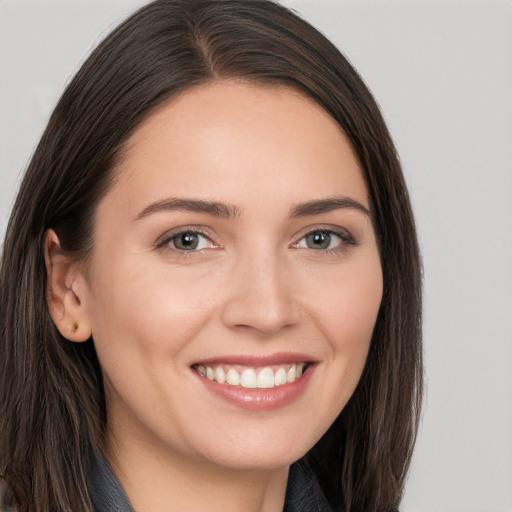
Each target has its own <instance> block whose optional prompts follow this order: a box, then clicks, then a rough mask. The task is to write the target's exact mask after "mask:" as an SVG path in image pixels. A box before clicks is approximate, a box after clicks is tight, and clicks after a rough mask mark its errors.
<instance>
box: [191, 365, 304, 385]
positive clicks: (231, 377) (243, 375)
mask: <svg viewBox="0 0 512 512" xmlns="http://www.w3.org/2000/svg"><path fill="white" fill-rule="evenodd" d="M306 366H307V364H306V363H290V364H281V365H272V366H264V367H251V366H242V365H228V364H217V365H203V364H197V365H194V367H193V368H194V370H195V371H196V372H197V373H198V374H199V375H200V376H201V377H203V378H206V379H208V380H210V381H213V382H217V383H218V384H227V385H228V386H239V387H243V388H246V389H272V388H274V387H279V386H284V385H285V384H291V383H293V382H295V381H296V380H298V379H300V377H302V374H303V372H304V369H305V368H306Z"/></svg>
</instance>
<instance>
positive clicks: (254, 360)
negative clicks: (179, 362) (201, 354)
mask: <svg viewBox="0 0 512 512" xmlns="http://www.w3.org/2000/svg"><path fill="white" fill-rule="evenodd" d="M315 362H317V360H316V359H315V358H313V357H311V355H308V354H301V353H298V352H276V353H274V354H266V355H251V354H241V355H229V356H216V357H211V358H207V359H202V360H200V361H196V362H194V364H192V365H191V366H195V365H199V364H200V365H204V366H215V365H218V364H228V365H240V366H252V367H259V366H273V365H279V364H293V363H315Z"/></svg>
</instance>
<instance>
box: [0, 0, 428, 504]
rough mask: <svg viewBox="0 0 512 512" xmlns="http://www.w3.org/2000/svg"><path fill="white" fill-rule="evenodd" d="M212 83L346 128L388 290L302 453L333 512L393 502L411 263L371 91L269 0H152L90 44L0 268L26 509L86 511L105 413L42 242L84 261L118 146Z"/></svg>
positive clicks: (410, 333)
mask: <svg viewBox="0 0 512 512" xmlns="http://www.w3.org/2000/svg"><path fill="white" fill-rule="evenodd" d="M217 79H232V80H244V81H250V82H254V83H261V84H276V85H286V86H290V87H293V88H295V89H297V90H299V91H301V92H302V93H304V94H306V95H307V96H309V97H311V98H312V99H313V100H314V101H316V102H317V103H318V104H319V105H321V106H322V107H323V108H324V109H325V110H326V111H327V112H328V113H329V114H330V115H331V116H332V117H333V118H334V119H335V120H336V121H337V122H338V123H339V125H340V126H341V128H342V129H343V130H344V132H345V133H346V135H347V137H348V139H349V140H350V142H351V144H352V146H353V148H354V150H355V153H356V155H357V157H358V159H359V161H360V164H361V168H362V170H363V173H364V176H365V180H366V184H367V187H368V192H369V197H370V200H371V210H372V218H373V222H374V226H375V231H376V233H377V237H378V240H379V249H380V255H381V261H382V270H383V277H384V296H383V299H382V304H381V308H380V311H379V315H378V318H377V323H376V326H375V330H374V334H373V339H372V343H371V347H370V352H369V356H368V361H367V364H366V367H365V370H364V373H363V376H362V378H361V381H360V383H359V386H358V388H357V389H356V392H355V393H354V395H353V397H352V399H351V400H350V402H349V404H348V405H347V406H346V408H345V409H344V410H343V411H342V413H341V414H340V416H339V417H338V419H337V420H336V422H335V423H334V425H333V426H332V427H331V429H330V430H329V431H328V432H327V433H326V434H325V435H324V437H323V438H322V439H321V440H320V441H319V442H318V444H317V445H316V446H315V447H314V448H313V449H312V450H311V452H310V453H309V455H308V457H309V459H310V461H311V464H312V466H313V468H314V470H315V472H316V474H317V475H318V477H319V481H320V483H321V485H322V487H323V488H324V491H325V492H326V495H327V496H328V498H329V500H330V501H331V503H332V504H333V506H334V507H335V508H336V509H337V510H342V509H344V510H346V512H355V511H365V512H371V511H385V510H395V509H397V507H398V504H399V501H400V498H401V494H402V491H403V486H404V481H405V475H406V472H407V468H408V465H409V461H410V456H411V450H412V447H413V444H414V440H415V434H416V428H417V425H418V418H419V410H420V402H421V395H422V352H421V266H420V258H419V251H418V244H417V239H416V233H415V228H414V221H413V216H412V212H411V207H410V202H409V198H408V194H407V189H406V186H405V183H404V179H403V176H402V172H401V169H400V164H399V161H398V158H397V155H396V152H395V149H394V146H393V143H392V141H391V138H390V136H389V133H388V131H387V128H386V126H385V123H384V121H383V119H382V116H381V114H380V112H379V109H378V107H377V105H376V103H375V101H374V99H373V97H372V95H371V94H370V92H369V91H368V89H367V87H366V86H365V84H364V83H363V81H362V80H361V78H360V77H359V75H358V74H357V72H356V71H355V70H354V69H353V68H352V66H351V65H350V64H349V63H348V61H347V60H346V59H345V58H344V57H343V56H342V54H341V53H340V52H339V51H338V50H337V49H336V48H335V47H334V46H333V45H332V44H331V43H330V42H329V41H328V40H327V39H326V38H325V37H324V36H323V35H321V34H320V33H319V32H318V31H316V30H315V29H314V28H312V27H311V26H310V25H309V24H308V23H306V22H305V21H303V20H302V19H301V18H299V17H298V16H296V15H295V14H293V13H291V12H290V11H289V10H287V9H285V8H284V7H282V6H279V5H278V4H276V3H274V2H271V1H267V0H157V1H155V2H152V3H150V4H148V5H147V6H145V7H143V8H141V9H140V10H139V11H138V12H136V13H135V14H134V15H133V16H131V17H130V18H128V19H127V20H126V21H125V22H124V23H123V24H121V25H120V26H119V27H118V28H117V29H116V30H114V32H112V34H111V35H109V36H108V37H107V38H106V39H105V41H103V42H102V43H101V44H100V46H99V47H98V48H97V49H96V50H95V51H94V52H93V53H92V55H91V56H90V57H89V58H88V59H87V61H86V62H85V64H84V65H83V66H82V68H81V69H80V71H79V72H78V73H77V75H76V76H75V77H74V79H73V80H72V82H71V83H70V85H69V86H68V87H67V89H66V91H65V92H64V94H63V96H62V98H61V99H60V101H59V103H58V105H57V107H56V108H55V111H54V113H53V115H52V117H51V119H50V122H49V124H48V126H47V128H46V130H45V133H44V134H43V136H42V139H41V141H40V143H39V145H38V147H37V149H36V151H35V154H34V156H33V158H32V160H31V162H30V164H29V166H28V169H27V171H26V174H25V177H24V179H23V182H22V184H21V187H20V191H19V193H18V196H17V199H16V202H15V205H14V208H13V212H12V216H11V219H10V221H9V225H8V229H7V234H6V238H5V244H4V249H3V255H2V260H1V268H0V311H2V316H1V317H0V432H2V436H1V438H0V474H1V475H2V476H3V477H4V478H5V480H6V481H7V483H8V484H9V486H10V488H11V490H12V493H13V495H14V497H15V499H16V501H17V503H18V507H19V510H20V511H25V510H30V511H34V512H43V511H45V512H46V511H48V510H52V511H56V512H60V511H62V512H64V511H69V510H73V511H79V510H80V511H87V512H89V511H92V510H93V506H92V503H91V501H90V498H89V493H88V490H87V471H88V467H89V464H90V458H91V456H92V454H93V452H94V451H95V450H101V446H102V436H103V432H104V429H105V423H106V411H105V403H104V395H103V386H102V378H101V370H100V367H99V364H98V360H97V357H96V353H95V350H94V343H93V340H92V339H91V340H89V341H87V342H85V343H82V344H75V343H71V342H69V341H67V340H66V339H65V338H63V337H62V336H61V335H60V333H59V332H58V330H57V329H56V327H55V325H54V324H53V322H52V320H51V317H50V315H49V312H48V306H47V297H46V293H47V292H46V288H47V282H46V270H45V265H44V257H43V242H44V236H45V232H46V230H48V229H49V228H52V229H54V230H55V231H56V232H57V234H58V236H59V239H60V241H61V244H62V247H63V248H64V249H65V250H66V251H68V252H69V253H70V254H71V255H73V256H74V257H76V258H87V255H88V254H89V252H90V250H91V246H92V243H93V227H94V226H93V214H94V210H95V207H96V205H97V204H98V201H99V200H100V199H101V197H102V196H103V195H104V194H105V193H106V191H108V189H109V186H110V184H111V182H112V180H113V176H114V171H115V165H116V161H117V160H118V159H119V158H120V156H122V151H123V145H124V143H125V142H126V140H127V139H128V137H129V136H130V135H131V133H133V131H134V130H135V129H136V127H137V126H138V125H139V124H140V123H141V121H142V120H143V119H145V118H146V117H147V116H149V115H150V114H151V113H152V112H153V111H154V110H155V109H156V108H158V107H159V106H160V105H162V104H163V103H164V102H167V101H169V100H170V99H171V98H173V97H174V96H176V95H177V94H179V93H180V92H182V91H184V90H186V89H188V88H190V87H194V86H198V85H201V84H204V83H208V82H211V81H214V80H217Z"/></svg>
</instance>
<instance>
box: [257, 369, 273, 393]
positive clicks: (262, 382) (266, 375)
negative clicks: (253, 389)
mask: <svg viewBox="0 0 512 512" xmlns="http://www.w3.org/2000/svg"><path fill="white" fill-rule="evenodd" d="M273 387H274V372H273V371H272V368H270V366H266V367H265V368H263V369H262V370H260V373H258V388H260V389H269V388H273Z"/></svg>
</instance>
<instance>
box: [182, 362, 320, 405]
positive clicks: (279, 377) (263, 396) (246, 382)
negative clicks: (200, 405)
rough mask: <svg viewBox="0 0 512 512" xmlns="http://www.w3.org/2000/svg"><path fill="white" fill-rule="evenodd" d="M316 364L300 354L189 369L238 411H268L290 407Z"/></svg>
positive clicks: (305, 386) (205, 365)
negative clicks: (238, 409) (240, 409)
mask: <svg viewBox="0 0 512 512" xmlns="http://www.w3.org/2000/svg"><path fill="white" fill-rule="evenodd" d="M317 363H318V362H317V361H313V360H311V359H310V358H309V357H308V356H306V355H300V354H274V355H273V356H268V357H252V356H247V357H245V356H240V357H226V358H219V359H215V360H207V361H200V362H197V363H195V364H193V365H192V366H191V370H192V371H193V372H194V373H195V374H196V376H197V378H198V379H199V381H200V382H202V383H203V385H204V386H205V388H206V389H207V390H209V391H210V392H211V393H213V394H214V395H215V396H217V397H219V398H221V399H223V400H225V401H227V402H228V403H230V404H232V405H235V406H237V407H239V408H242V409H247V410H250V411H270V410H274V409H278V408H281V407H284V406H286V405H290V404H292V403H293V402H294V401H295V400H296V399H297V398H298V397H299V396H301V394H302V393H303V392H304V391H305V389H306V388H307V387H308V383H309V382H310V381H311V378H312V374H313V373H314V370H315V368H316V367H317Z"/></svg>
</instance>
